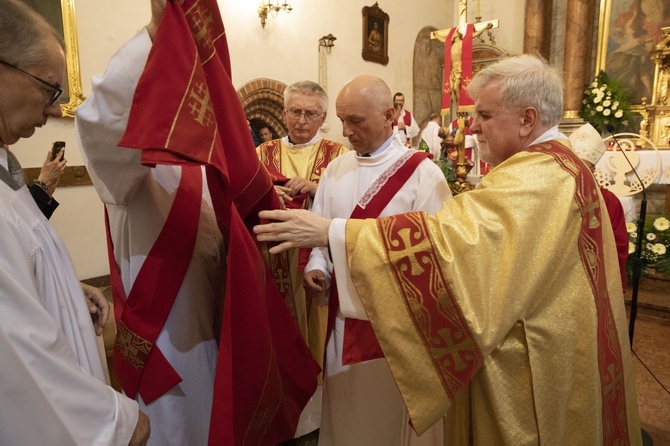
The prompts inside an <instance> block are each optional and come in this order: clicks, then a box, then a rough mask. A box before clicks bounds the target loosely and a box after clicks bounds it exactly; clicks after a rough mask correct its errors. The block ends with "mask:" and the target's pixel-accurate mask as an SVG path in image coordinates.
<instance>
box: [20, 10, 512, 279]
mask: <svg viewBox="0 0 670 446" xmlns="http://www.w3.org/2000/svg"><path fill="white" fill-rule="evenodd" d="M257 3H258V2H257V1H256V0H252V1H249V0H244V1H240V0H236V1H230V0H226V1H224V0H219V5H220V8H221V13H222V16H223V20H224V24H225V26H226V31H227V37H228V42H229V45H230V51H231V58H232V66H233V83H234V85H235V87H236V88H239V87H240V86H242V85H244V84H245V83H247V82H249V81H252V80H254V79H257V78H262V77H264V78H271V79H276V80H279V81H281V82H284V83H286V84H290V83H292V82H295V81H297V80H301V79H312V80H315V81H317V80H318V62H319V59H318V39H319V38H320V37H321V36H323V35H326V34H328V33H332V34H333V35H335V36H336V37H337V40H336V41H335V47H334V48H333V50H332V53H331V54H330V55H329V56H328V93H329V95H330V97H331V104H330V107H329V113H328V114H329V116H328V119H327V122H328V123H329V124H330V127H331V130H330V131H329V132H328V133H327V134H326V135H325V136H326V137H328V138H330V139H334V140H338V141H344V139H343V138H342V136H341V126H340V124H339V121H338V120H337V117H336V116H335V104H334V103H335V97H336V95H337V92H338V91H339V90H340V88H341V87H342V86H343V85H344V83H346V81H348V80H349V79H350V78H352V77H353V76H356V75H358V74H372V75H376V76H379V77H381V78H383V79H385V80H386V81H387V83H388V84H389V86H390V88H391V90H392V91H394V92H395V91H402V92H403V93H404V94H405V97H406V104H407V106H408V108H410V109H411V105H412V62H413V54H412V51H413V46H414V41H415V38H416V36H417V34H418V32H419V30H421V28H422V27H424V26H427V25H432V26H435V27H438V28H445V27H451V26H454V24H455V23H456V20H455V18H454V17H455V15H454V12H453V9H452V6H453V3H452V2H445V1H444V0H414V1H412V2H400V1H398V0H380V1H379V7H380V8H382V9H383V10H384V11H385V12H386V13H387V14H388V15H389V16H390V22H389V36H388V38H389V45H388V48H389V51H388V53H389V54H388V55H389V64H388V65H386V66H382V65H380V64H376V63H372V62H367V61H364V60H363V59H362V58H361V43H362V15H361V10H362V8H363V7H364V6H372V5H373V4H374V2H373V1H372V0H370V1H366V2H364V1H361V0H338V1H325V0H293V1H292V4H293V8H294V9H293V11H292V12H291V13H290V14H286V13H284V12H281V13H279V15H278V16H277V17H276V18H269V19H268V21H267V24H266V27H265V29H263V28H261V25H260V20H259V18H258V15H257V12H256V10H257ZM502 3H504V7H503V5H502ZM523 4H524V2H523V0H510V1H509V2H494V1H493V0H483V1H482V6H481V10H482V15H483V16H484V19H485V20H486V19H489V18H498V19H500V20H501V29H499V30H497V32H496V38H497V39H498V42H499V43H498V44H499V45H501V46H503V47H504V48H505V49H506V50H507V51H509V52H510V53H520V52H521V50H522V45H523V43H522V42H523ZM471 8H472V6H471ZM487 8H490V10H488V9H487ZM519 11H520V13H519ZM75 12H76V16H77V29H78V37H79V57H80V65H81V76H82V85H83V90H84V94H85V95H88V94H89V93H90V91H91V82H90V79H91V76H92V75H94V74H96V73H102V72H103V71H104V69H105V67H106V65H107V62H108V60H109V58H110V57H111V55H112V54H113V53H114V51H116V50H117V49H118V48H119V47H120V46H121V45H122V44H123V43H124V42H125V41H127V40H128V39H129V38H130V37H131V36H132V35H134V34H135V33H136V32H137V31H138V30H139V29H141V28H142V26H144V25H145V24H146V23H147V22H148V20H149V14H150V8H149V2H148V1H142V0H115V1H113V2H110V1H106V0H75ZM508 23H509V24H508ZM519 32H520V33H521V34H520V35H521V37H518V33H519ZM515 42H518V44H517V43H515ZM517 47H518V49H517ZM57 139H58V140H65V141H66V142H67V158H68V162H69V165H71V166H74V165H81V164H83V160H82V157H81V155H80V153H79V149H78V147H77V143H76V139H75V134H74V125H73V120H72V119H69V118H61V119H50V120H49V124H48V125H47V126H46V127H44V128H41V129H38V130H37V132H36V133H35V135H34V136H33V137H32V138H30V139H27V140H21V141H19V142H18V143H17V144H16V145H15V146H14V147H13V150H14V151H15V153H16V155H17V157H18V158H19V160H20V161H21V164H22V165H23V166H24V167H39V166H41V165H42V162H43V161H44V158H45V155H46V152H47V150H48V149H49V147H50V146H51V142H52V141H54V140H57ZM56 198H57V199H58V200H59V201H60V203H61V206H60V207H59V209H58V210H57V211H56V214H55V215H54V216H53V217H52V222H53V224H54V226H55V227H56V229H57V230H58V232H59V233H60V235H61V236H62V238H63V239H64V241H65V244H66V245H67V246H68V248H69V250H70V254H71V256H72V258H73V260H74V263H75V267H76V268H77V271H78V273H79V276H80V277H81V278H89V277H96V276H100V275H105V274H108V266H107V260H106V255H107V254H106V242H105V236H104V223H103V208H102V205H101V204H100V202H99V199H98V197H97V194H96V193H95V190H94V188H93V187H92V186H79V187H69V188H60V189H58V190H57V192H56Z"/></svg>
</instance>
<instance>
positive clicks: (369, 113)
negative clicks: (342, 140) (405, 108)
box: [335, 75, 393, 154]
mask: <svg viewBox="0 0 670 446" xmlns="http://www.w3.org/2000/svg"><path fill="white" fill-rule="evenodd" d="M335 110H336V112H337V117H338V118H340V121H341V122H342V134H343V135H344V136H345V137H347V138H348V139H349V142H350V143H351V146H352V148H353V149H354V150H355V151H356V152H358V153H360V154H364V153H372V152H374V151H375V150H377V149H378V148H379V147H380V146H381V145H382V144H383V143H384V142H385V141H386V140H387V139H389V138H390V137H391V135H392V134H393V128H392V124H393V96H392V95H391V90H390V89H389V87H388V85H386V82H384V81H383V80H382V79H380V78H378V77H375V76H369V75H363V76H358V77H355V78H353V79H352V80H350V81H349V82H347V83H346V84H345V85H344V87H343V88H342V90H341V91H340V94H338V95H337V100H336V101H335Z"/></svg>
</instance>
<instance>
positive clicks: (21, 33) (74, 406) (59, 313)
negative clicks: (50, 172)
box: [0, 0, 149, 445]
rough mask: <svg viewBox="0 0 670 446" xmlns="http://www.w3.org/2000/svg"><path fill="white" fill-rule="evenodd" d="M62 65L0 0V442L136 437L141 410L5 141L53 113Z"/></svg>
mask: <svg viewBox="0 0 670 446" xmlns="http://www.w3.org/2000/svg"><path fill="white" fill-rule="evenodd" d="M64 75H65V57H64V50H63V42H62V39H61V38H60V37H59V36H58V34H57V33H56V32H55V31H54V30H53V29H52V28H51V27H50V26H49V24H47V22H46V21H45V20H44V19H43V18H42V17H40V16H39V15H38V14H37V13H35V12H34V11H33V10H32V9H30V8H29V7H27V6H26V5H25V4H24V3H22V2H20V1H18V0H0V146H1V147H2V148H1V149H0V357H2V367H0V394H2V395H3V396H4V398H3V403H2V406H1V407H2V410H1V412H0V413H2V416H0V444H132V445H143V444H146V441H147V439H148V437H149V420H148V418H147V417H146V415H144V414H142V413H141V412H140V411H139V410H138V405H137V403H136V402H134V401H132V400H131V399H129V398H127V397H125V396H124V395H122V394H120V393H118V392H116V391H115V390H114V389H112V388H111V387H109V386H108V385H107V382H108V380H109V377H108V375H107V369H106V366H105V364H104V363H103V360H102V356H101V355H100V351H99V350H98V345H97V341H96V338H95V334H96V333H95V327H94V325H93V324H92V323H91V318H90V316H89V309H88V307H87V305H86V301H85V298H84V294H83V293H82V288H81V286H80V283H79V280H78V278H77V275H76V272H75V270H74V267H73V265H72V262H71V260H70V258H69V255H68V253H67V250H66V249H65V246H64V244H63V242H62V240H61V239H60V237H59V236H58V234H57V233H56V231H55V230H54V228H53V227H52V226H51V225H50V224H49V222H48V220H47V219H46V217H45V216H44V215H43V213H42V211H41V210H40V208H39V207H38V206H37V204H36V202H35V200H34V199H33V197H32V196H31V193H30V192H29V190H28V188H27V187H26V185H25V176H24V175H23V171H22V169H21V166H20V165H19V163H18V161H17V160H16V157H15V156H14V155H13V154H12V153H11V152H10V151H9V149H8V146H9V145H12V144H14V143H16V142H17V141H18V140H19V139H20V138H28V137H30V136H32V135H33V133H34V132H35V129H36V128H37V127H41V126H43V125H44V124H46V122H47V120H48V118H49V117H52V116H53V117H60V116H61V109H60V104H59V103H58V99H59V98H60V96H61V94H62V92H63V90H62V88H61V86H60V85H61V83H62V82H63V81H64Z"/></svg>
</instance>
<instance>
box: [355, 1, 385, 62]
mask: <svg viewBox="0 0 670 446" xmlns="http://www.w3.org/2000/svg"><path fill="white" fill-rule="evenodd" d="M388 28H389V16H388V14H386V13H385V12H384V11H382V10H381V8H379V5H378V4H377V3H375V4H374V5H373V6H366V7H364V8H363V50H362V52H361V56H362V57H363V60H368V61H370V62H377V63H380V64H382V65H386V64H388V63H389V57H388Z"/></svg>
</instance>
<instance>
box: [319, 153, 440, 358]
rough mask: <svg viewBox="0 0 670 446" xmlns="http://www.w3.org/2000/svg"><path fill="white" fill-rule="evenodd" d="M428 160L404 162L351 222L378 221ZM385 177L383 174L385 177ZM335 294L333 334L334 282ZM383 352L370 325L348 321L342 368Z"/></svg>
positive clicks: (425, 156)
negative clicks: (356, 220) (359, 220)
mask: <svg viewBox="0 0 670 446" xmlns="http://www.w3.org/2000/svg"><path fill="white" fill-rule="evenodd" d="M425 159H428V154H427V153H425V152H414V153H412V154H411V156H410V157H409V158H408V159H407V160H406V161H405V162H404V164H403V165H402V166H401V167H400V168H399V169H398V170H397V171H396V172H395V173H394V174H393V175H392V176H390V177H389V179H388V181H387V182H386V184H384V185H383V186H382V188H381V189H380V190H379V191H378V192H377V194H375V196H374V197H373V198H372V199H371V200H370V201H369V202H368V203H367V205H366V206H365V208H362V207H361V206H360V205H356V208H355V209H354V211H353V212H352V213H351V217H350V218H377V217H379V214H381V212H382V211H383V210H384V209H385V208H386V206H387V205H388V204H389V203H390V201H391V200H392V199H393V197H394V196H395V195H396V194H397V193H398V191H399V190H400V189H401V188H402V186H403V185H404V184H405V183H406V182H407V180H408V179H409V177H411V176H412V174H413V173H414V171H415V170H416V168H417V167H418V166H419V164H420V163H421V162H422V161H423V160H425ZM382 175H383V174H382ZM330 288H331V294H330V308H329V324H328V325H329V330H328V332H329V333H330V327H333V326H334V325H333V324H334V321H335V314H336V313H337V310H338V309H339V303H338V296H337V281H336V280H335V278H334V275H333V280H331V287H330ZM383 357H384V352H383V351H382V348H381V346H380V345H379V341H378V340H377V336H375V332H374V330H373V329H372V324H370V321H365V320H361V319H351V318H345V320H344V345H343V348H342V364H343V365H349V364H356V363H359V362H363V361H370V360H372V359H378V358H383Z"/></svg>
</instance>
